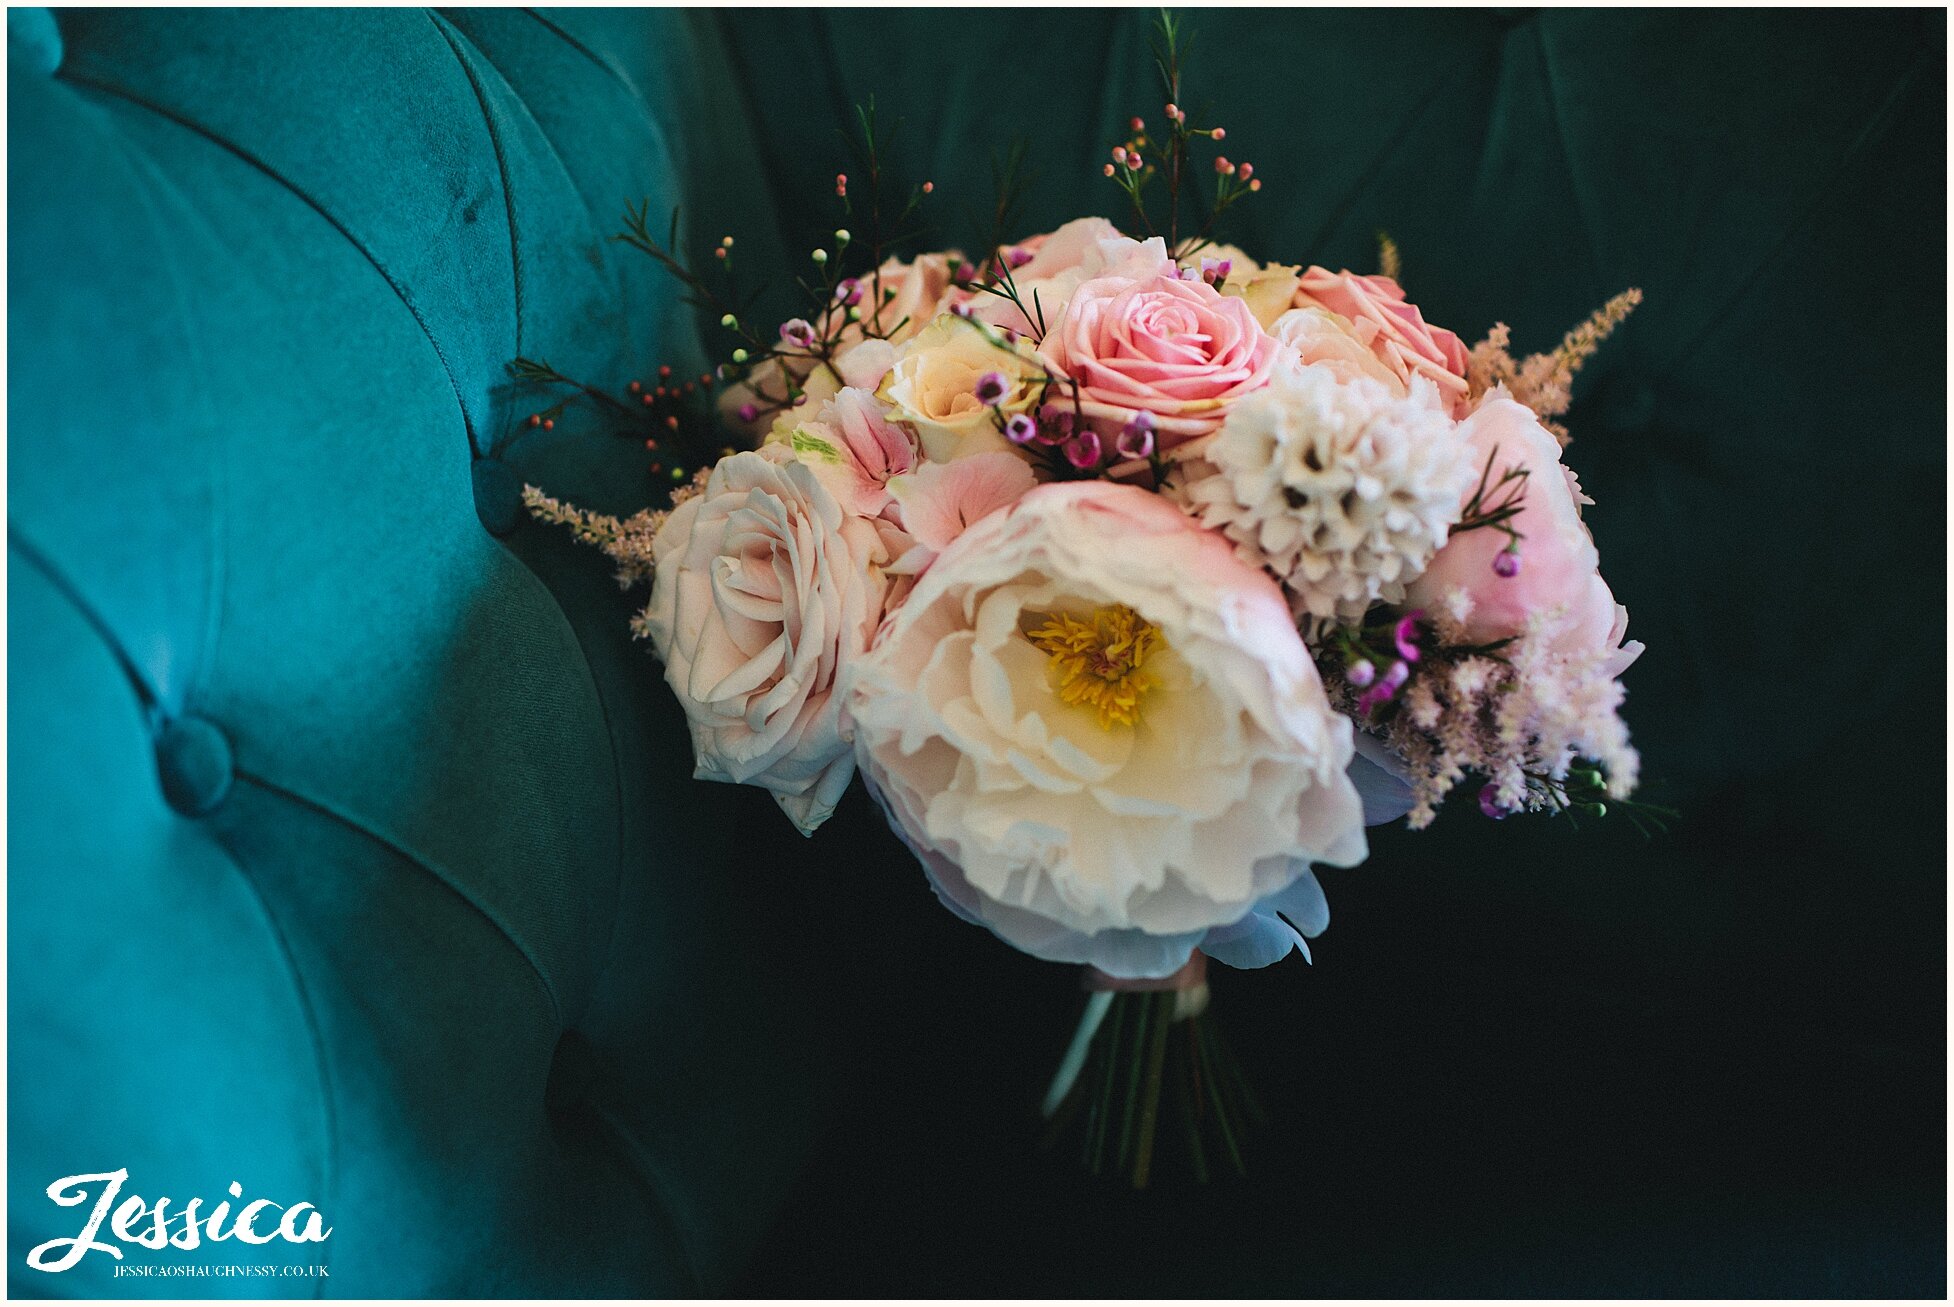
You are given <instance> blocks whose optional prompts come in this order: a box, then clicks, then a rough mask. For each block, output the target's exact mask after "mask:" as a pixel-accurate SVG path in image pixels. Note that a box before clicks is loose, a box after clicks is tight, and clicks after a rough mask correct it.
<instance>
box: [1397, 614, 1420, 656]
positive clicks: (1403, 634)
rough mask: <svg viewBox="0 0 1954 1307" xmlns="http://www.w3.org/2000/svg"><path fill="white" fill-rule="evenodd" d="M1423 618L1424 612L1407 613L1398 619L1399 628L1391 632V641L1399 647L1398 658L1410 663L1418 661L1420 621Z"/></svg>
mask: <svg viewBox="0 0 1954 1307" xmlns="http://www.w3.org/2000/svg"><path fill="white" fill-rule="evenodd" d="M1423 616H1424V613H1423V612H1415V613H1407V614H1405V615H1404V616H1403V617H1401V618H1399V619H1398V624H1397V627H1396V628H1395V629H1394V630H1393V631H1392V632H1391V639H1392V641H1393V642H1394V643H1395V644H1396V645H1397V646H1398V657H1400V658H1402V659H1404V660H1405V661H1406V662H1408V663H1415V662H1417V661H1418V656H1419V653H1418V619H1419V618H1420V617H1423Z"/></svg>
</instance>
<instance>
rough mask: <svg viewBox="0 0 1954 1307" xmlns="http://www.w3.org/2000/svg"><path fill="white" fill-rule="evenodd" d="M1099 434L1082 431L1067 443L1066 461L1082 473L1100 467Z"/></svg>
mask: <svg viewBox="0 0 1954 1307" xmlns="http://www.w3.org/2000/svg"><path fill="white" fill-rule="evenodd" d="M1099 454H1100V449H1099V433H1098V432H1096V431H1081V432H1080V433H1079V434H1078V435H1076V436H1074V437H1072V439H1070V440H1068V441H1066V442H1065V461H1066V462H1068V463H1070V464H1071V465H1072V466H1073V467H1076V468H1078V469H1079V470H1080V471H1081V472H1085V471H1088V470H1090V469H1092V468H1095V467H1098V466H1099Z"/></svg>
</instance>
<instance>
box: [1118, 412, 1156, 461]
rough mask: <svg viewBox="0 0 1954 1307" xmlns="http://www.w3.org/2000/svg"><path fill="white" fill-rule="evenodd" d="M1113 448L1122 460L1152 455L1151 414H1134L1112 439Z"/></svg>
mask: <svg viewBox="0 0 1954 1307" xmlns="http://www.w3.org/2000/svg"><path fill="white" fill-rule="evenodd" d="M1113 448H1114V449H1117V450H1118V451H1119V452H1120V456H1121V457H1122V458H1149V457H1151V456H1152V455H1153V414H1151V413H1135V414H1134V415H1133V416H1132V417H1131V418H1130V419H1128V420H1127V423H1126V425H1125V426H1123V427H1121V428H1120V432H1119V435H1118V436H1116V437H1114V438H1113Z"/></svg>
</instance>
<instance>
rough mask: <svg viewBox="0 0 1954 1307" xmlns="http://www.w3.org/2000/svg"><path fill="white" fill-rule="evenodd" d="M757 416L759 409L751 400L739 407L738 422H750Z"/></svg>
mask: <svg viewBox="0 0 1954 1307" xmlns="http://www.w3.org/2000/svg"><path fill="white" fill-rule="evenodd" d="M759 416H760V408H759V406H758V405H757V404H754V403H753V402H752V401H751V400H749V401H747V402H746V403H744V404H742V405H740V421H742V422H751V421H753V420H754V419H755V418H757V417H759Z"/></svg>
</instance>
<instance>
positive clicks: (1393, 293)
mask: <svg viewBox="0 0 1954 1307" xmlns="http://www.w3.org/2000/svg"><path fill="white" fill-rule="evenodd" d="M1296 306H1297V307H1298V308H1324V309H1328V310H1330V311H1331V312H1332V313H1340V314H1342V315H1343V316H1344V317H1346V318H1348V319H1349V320H1350V322H1351V324H1352V326H1353V327H1355V329H1356V332H1357V337H1358V339H1359V340H1361V341H1363V342H1364V343H1365V344H1366V345H1369V346H1370V348H1371V351H1372V352H1373V353H1375V354H1376V355H1377V357H1378V358H1379V359H1381V360H1382V361H1383V362H1384V364H1385V365H1386V366H1387V367H1389V368H1390V369H1391V371H1392V372H1393V373H1395V374H1396V375H1397V377H1398V379H1399V380H1400V381H1401V382H1403V383H1404V384H1406V385H1409V384H1410V383H1411V378H1412V377H1413V376H1421V377H1425V378H1428V379H1429V380H1430V381H1431V382H1432V384H1433V385H1435V386H1437V387H1438V390H1439V394H1440V395H1442V396H1444V398H1445V401H1446V403H1447V405H1448V406H1449V407H1450V408H1451V409H1452V416H1454V417H1463V416H1465V406H1466V403H1467V402H1468V399H1469V395H1468V388H1467V386H1466V380H1465V373H1466V347H1465V342H1464V341H1462V340H1460V339H1459V338H1458V336H1457V335H1455V334H1454V333H1452V332H1449V331H1447V330H1445V328H1443V327H1434V326H1432V325H1431V324H1430V323H1428V322H1426V321H1425V315H1424V314H1422V313H1420V312H1419V311H1418V306H1417V305H1415V304H1413V303H1411V302H1410V301H1408V300H1406V299H1405V297H1404V290H1403V288H1402V287H1400V286H1399V285H1398V283H1397V282H1395V281H1392V280H1391V279H1390V278H1389V277H1360V276H1358V275H1357V274H1356V273H1354V272H1331V271H1329V270H1328V269H1327V268H1314V267H1313V268H1311V269H1310V270H1309V271H1308V272H1305V273H1304V274H1303V280H1302V285H1301V286H1300V287H1299V288H1298V289H1297V291H1296Z"/></svg>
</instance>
